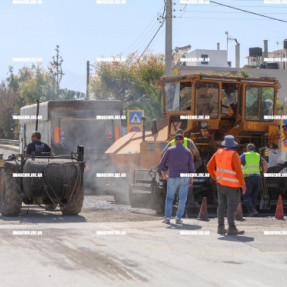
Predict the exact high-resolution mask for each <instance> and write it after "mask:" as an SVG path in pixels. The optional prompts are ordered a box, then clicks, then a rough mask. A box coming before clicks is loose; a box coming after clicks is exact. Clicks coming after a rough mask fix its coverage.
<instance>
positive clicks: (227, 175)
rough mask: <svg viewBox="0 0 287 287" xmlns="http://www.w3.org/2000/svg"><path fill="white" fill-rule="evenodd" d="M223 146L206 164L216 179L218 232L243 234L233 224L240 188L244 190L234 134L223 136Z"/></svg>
mask: <svg viewBox="0 0 287 287" xmlns="http://www.w3.org/2000/svg"><path fill="white" fill-rule="evenodd" d="M221 145H222V146H223V147H224V148H221V149H218V150H217V152H216V153H215V154H214V155H213V156H212V158H211V159H210V161H209V163H208V164H207V170H208V172H209V173H210V176H211V177H212V178H213V179H214V180H215V181H216V187H217V196H218V207H217V217H218V229H217V233H218V234H225V233H227V234H228V235H237V234H243V233H244V231H243V230H242V231H239V230H238V229H237V228H236V226H235V221H234V213H235V211H236V209H237V206H238V203H239V200H240V198H241V188H242V192H243V194H244V193H245V192H246V186H245V181H244V177H243V173H242V169H241V161H240V157H239V154H238V153H237V151H235V148H236V146H237V145H238V143H237V142H236V141H235V140H234V136H231V135H228V136H225V137H224V141H223V142H222V143H221ZM226 206H227V221H228V225H229V228H228V230H226V229H225V226H224V214H225V210H226Z"/></svg>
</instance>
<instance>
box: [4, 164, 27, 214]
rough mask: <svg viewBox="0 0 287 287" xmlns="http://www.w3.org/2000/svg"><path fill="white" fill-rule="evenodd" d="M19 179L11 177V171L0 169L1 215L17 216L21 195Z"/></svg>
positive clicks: (19, 210) (19, 209)
mask: <svg viewBox="0 0 287 287" xmlns="http://www.w3.org/2000/svg"><path fill="white" fill-rule="evenodd" d="M20 192H21V181H20V179H19V178H17V177H13V174H12V171H8V170H5V169H2V170H1V171H0V213H1V214H2V215H3V216H19V214H20V212H21V205H22V197H21V196H20Z"/></svg>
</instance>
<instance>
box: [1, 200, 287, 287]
mask: <svg viewBox="0 0 287 287" xmlns="http://www.w3.org/2000/svg"><path fill="white" fill-rule="evenodd" d="M216 228H217V222H216V219H211V220H210V221H209V222H202V221H198V220H196V219H184V224H183V225H175V224H174V223H172V224H170V225H165V224H163V223H161V218H160V217H158V216H156V215H155V213H154V212H153V211H150V210H146V209H133V208H131V207H129V206H123V205H117V204H115V203H114V201H113V197H111V196H110V197H109V196H86V197H85V202H84V208H83V212H82V213H81V214H80V216H75V217H73V216H67V217H64V216H62V215H61V212H60V211H59V210H56V211H53V212H52V211H45V210H43V209H41V208H40V207H35V206H32V207H30V209H29V212H28V208H27V206H25V207H23V208H22V213H21V216H20V217H17V218H7V217H2V216H0V258H1V260H0V270H1V271H0V274H1V281H0V282H1V283H0V286H5V287H10V286H11V287H12V286H13V287H14V286H15V287H18V286H21V287H26V286H27V287H28V286H29V287H31V286H32V287H33V286H37V287H38V286H41V287H45V286H49V287H50V286H53V287H54V286H55V287H56V286H73V287H74V286H75V287H77V286H79V287H81V286H85V287H89V286H125V287H128V286H152V287H153V286H164V287H166V286H172V287H173V286H188V287H190V286H200V287H201V286H235V287H237V286H244V287H246V286H251V287H253V286H255V287H257V286H258V287H263V286H266V287H267V286H268V287H269V286H284V284H285V283H286V278H287V225H286V221H278V220H276V219H274V218H273V217H264V218H250V219H247V220H245V221H243V222H239V223H238V228H240V229H244V230H245V231H246V233H245V235H242V236H227V235H226V236H219V235H217V234H216Z"/></svg>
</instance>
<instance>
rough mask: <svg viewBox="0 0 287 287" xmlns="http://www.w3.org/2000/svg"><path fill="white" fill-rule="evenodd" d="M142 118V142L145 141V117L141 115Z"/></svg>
mask: <svg viewBox="0 0 287 287" xmlns="http://www.w3.org/2000/svg"><path fill="white" fill-rule="evenodd" d="M142 120H143V142H145V117H142Z"/></svg>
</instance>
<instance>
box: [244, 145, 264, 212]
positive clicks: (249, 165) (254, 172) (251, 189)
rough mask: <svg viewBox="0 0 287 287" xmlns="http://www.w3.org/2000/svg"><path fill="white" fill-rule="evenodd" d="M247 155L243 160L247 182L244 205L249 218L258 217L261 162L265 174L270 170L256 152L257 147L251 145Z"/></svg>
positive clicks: (245, 154)
mask: <svg viewBox="0 0 287 287" xmlns="http://www.w3.org/2000/svg"><path fill="white" fill-rule="evenodd" d="M246 151H247V152H245V153H243V154H242V155H241V156H240V158H241V166H242V171H243V175H244V179H245V182H246V193H245V194H243V203H244V205H245V206H246V208H247V210H248V216H256V215H257V214H258V213H257V210H256V201H257V198H258V195H259V191H260V181H261V178H260V166H261V164H260V162H261V163H262V168H263V172H266V171H267V169H268V164H267V162H266V161H265V160H264V158H262V157H261V158H260V155H259V154H258V153H257V152H255V145H254V144H252V143H250V144H248V145H247V147H246Z"/></svg>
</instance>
